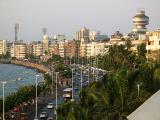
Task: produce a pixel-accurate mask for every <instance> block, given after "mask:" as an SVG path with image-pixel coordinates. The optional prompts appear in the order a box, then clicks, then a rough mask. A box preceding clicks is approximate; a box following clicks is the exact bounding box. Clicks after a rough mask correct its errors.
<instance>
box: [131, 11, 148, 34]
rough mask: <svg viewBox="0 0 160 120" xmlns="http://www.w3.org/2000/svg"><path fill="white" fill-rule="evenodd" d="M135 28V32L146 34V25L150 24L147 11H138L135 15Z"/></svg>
mask: <svg viewBox="0 0 160 120" xmlns="http://www.w3.org/2000/svg"><path fill="white" fill-rule="evenodd" d="M133 24H134V29H133V32H135V33H139V34H145V33H146V31H147V28H146V25H148V24H149V17H148V16H146V15H145V11H142V10H140V11H138V12H137V13H136V15H135V16H134V17H133Z"/></svg>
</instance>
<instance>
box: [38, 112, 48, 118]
mask: <svg viewBox="0 0 160 120" xmlns="http://www.w3.org/2000/svg"><path fill="white" fill-rule="evenodd" d="M39 117H40V118H47V117H48V114H47V112H41V114H40V116H39Z"/></svg>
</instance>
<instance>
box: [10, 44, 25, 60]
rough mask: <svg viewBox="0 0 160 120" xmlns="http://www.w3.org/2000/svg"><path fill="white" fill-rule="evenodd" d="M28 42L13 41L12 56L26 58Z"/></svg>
mask: <svg viewBox="0 0 160 120" xmlns="http://www.w3.org/2000/svg"><path fill="white" fill-rule="evenodd" d="M26 53H27V51H26V44H24V43H13V44H12V46H11V57H15V58H16V59H24V58H25V56H26Z"/></svg>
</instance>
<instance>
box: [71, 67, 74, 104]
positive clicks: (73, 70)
mask: <svg viewBox="0 0 160 120" xmlns="http://www.w3.org/2000/svg"><path fill="white" fill-rule="evenodd" d="M73 71H74V69H72V99H71V101H72V102H73V101H74V97H73V96H74V93H73V90H74V89H73V88H74V86H73Z"/></svg>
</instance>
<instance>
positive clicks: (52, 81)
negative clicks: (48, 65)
mask: <svg viewBox="0 0 160 120" xmlns="http://www.w3.org/2000/svg"><path fill="white" fill-rule="evenodd" d="M52 96H53V63H52Z"/></svg>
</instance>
